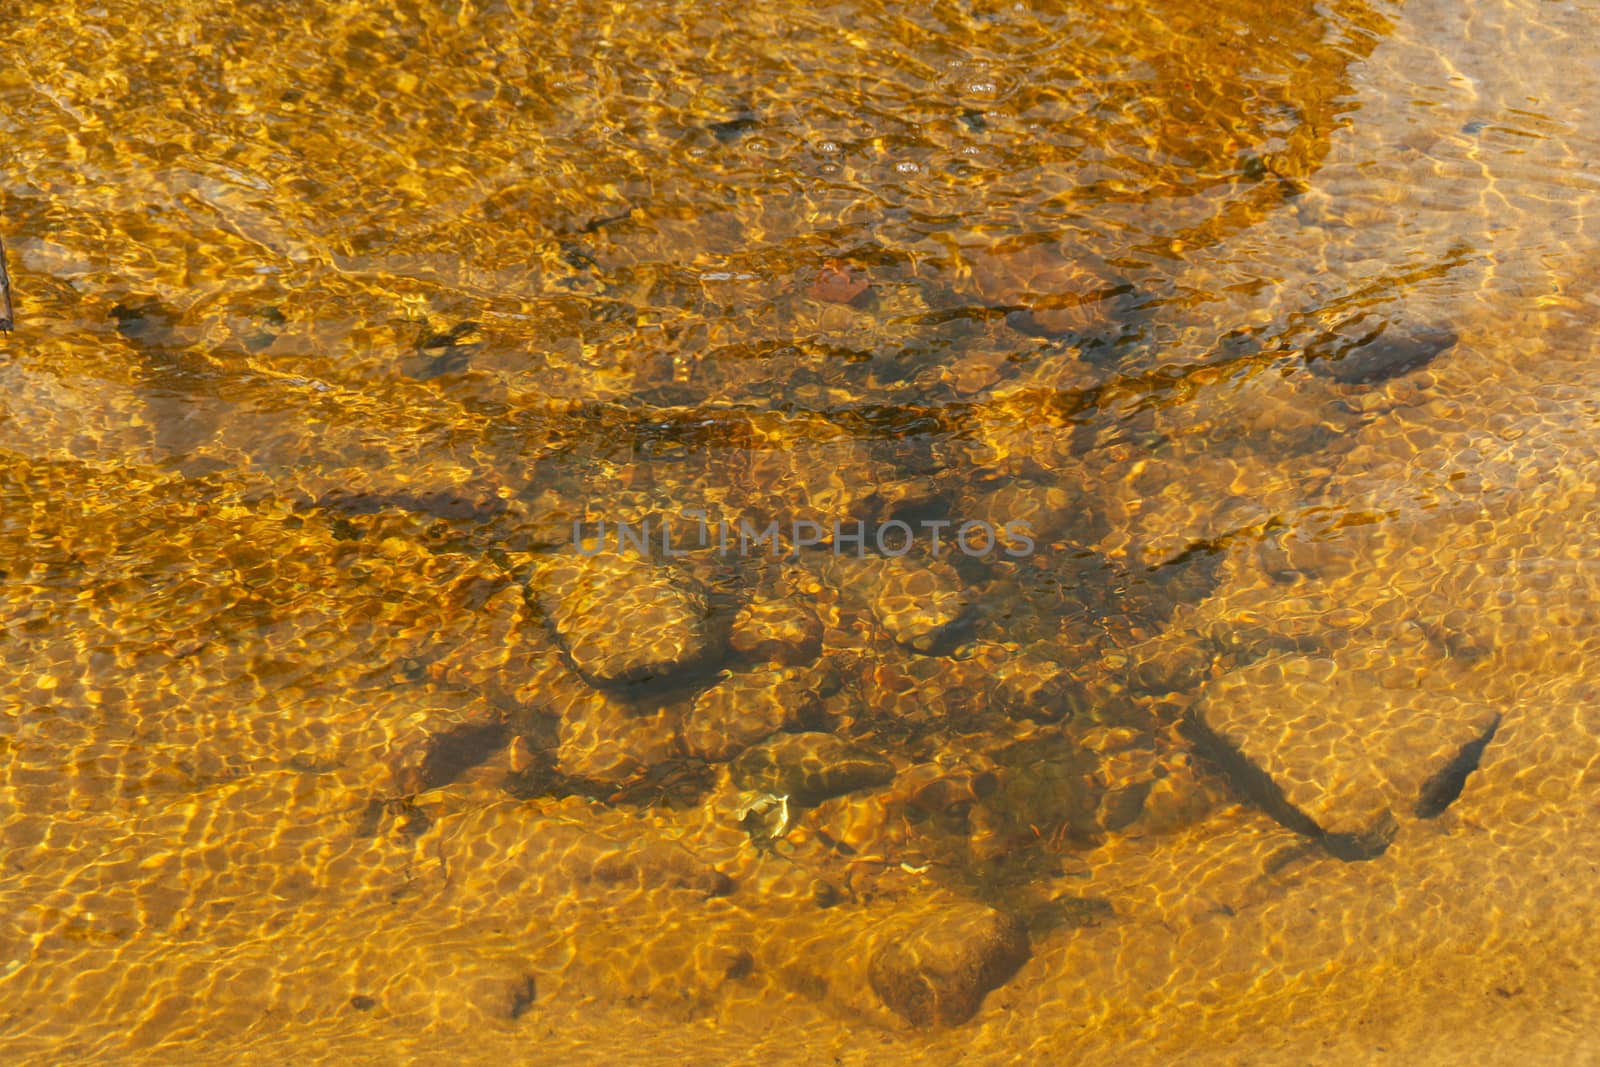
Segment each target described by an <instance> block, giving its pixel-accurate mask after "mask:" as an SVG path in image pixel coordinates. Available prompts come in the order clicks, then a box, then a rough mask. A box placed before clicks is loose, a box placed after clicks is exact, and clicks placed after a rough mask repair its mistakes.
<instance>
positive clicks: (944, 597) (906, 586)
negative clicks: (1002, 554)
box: [840, 556, 967, 652]
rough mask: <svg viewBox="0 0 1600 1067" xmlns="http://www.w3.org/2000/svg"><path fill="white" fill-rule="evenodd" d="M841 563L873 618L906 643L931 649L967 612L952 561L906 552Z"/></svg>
mask: <svg viewBox="0 0 1600 1067" xmlns="http://www.w3.org/2000/svg"><path fill="white" fill-rule="evenodd" d="M840 562H841V563H844V564H845V565H846V566H845V567H843V568H841V570H842V572H843V573H844V574H845V575H846V576H848V577H850V578H853V579H854V580H856V581H859V582H861V583H862V585H861V586H860V589H861V590H862V592H863V593H864V594H865V596H866V597H867V604H868V607H869V608H870V609H871V611H872V616H873V618H875V619H877V620H878V623H879V625H881V626H882V627H883V629H884V631H885V632H886V633H887V634H888V635H889V636H890V637H892V638H894V639H895V640H896V641H898V642H899V643H900V644H902V645H905V646H906V647H908V648H912V649H915V650H916V651H918V652H928V651H930V650H932V649H933V648H934V647H935V646H936V645H937V644H938V643H939V641H940V640H941V639H942V638H943V637H944V635H945V632H946V631H947V630H948V629H949V628H950V627H951V626H952V625H954V624H955V623H956V622H957V620H959V619H960V618H961V617H962V616H963V615H964V614H965V613H966V610H967V601H966V597H965V595H964V593H963V591H962V584H961V578H960V576H959V575H957V574H956V572H955V569H954V568H952V567H951V566H950V565H949V564H948V563H944V562H941V561H938V560H929V561H924V560H916V559H912V558H910V557H907V556H900V557H891V558H888V559H876V560H859V561H858V560H841V561H840Z"/></svg>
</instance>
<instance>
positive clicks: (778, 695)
mask: <svg viewBox="0 0 1600 1067" xmlns="http://www.w3.org/2000/svg"><path fill="white" fill-rule="evenodd" d="M820 710H821V701H820V699H819V698H818V696H817V693H816V692H815V690H814V689H813V688H812V686H811V685H810V684H809V680H808V678H806V677H804V676H801V675H799V674H797V673H796V672H794V671H792V670H782V669H771V670H762V671H752V672H749V673H746V674H735V675H733V676H732V677H730V678H726V679H724V680H723V681H721V682H718V683H717V684H716V685H714V686H712V687H711V688H710V689H707V690H705V691H704V692H702V693H701V694H700V695H699V696H697V697H695V701H694V706H693V707H692V708H691V709H690V710H689V713H688V714H687V715H686V716H685V717H684V721H683V747H684V749H685V750H686V751H687V752H688V753H689V754H690V755H692V756H699V757H700V758H701V759H706V760H712V761H714V762H715V761H721V760H728V759H732V758H733V757H734V756H737V755H738V754H739V753H740V752H743V751H744V750H745V749H746V748H748V747H750V746H751V745H753V744H755V743H756V742H757V741H760V740H761V739H762V738H764V737H769V736H771V735H772V734H774V733H777V732H778V731H779V730H782V729H785V728H787V727H790V726H794V725H796V724H799V723H803V722H806V721H809V720H811V719H813V718H815V717H816V715H817V714H818V713H819V712H820Z"/></svg>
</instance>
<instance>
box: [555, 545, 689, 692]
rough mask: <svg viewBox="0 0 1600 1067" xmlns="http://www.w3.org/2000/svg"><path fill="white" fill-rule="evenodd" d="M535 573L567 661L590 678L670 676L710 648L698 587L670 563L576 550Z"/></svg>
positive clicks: (613, 680)
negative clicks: (585, 553) (588, 553)
mask: <svg viewBox="0 0 1600 1067" xmlns="http://www.w3.org/2000/svg"><path fill="white" fill-rule="evenodd" d="M535 581H536V583H537V589H538V595H539V603H540V605H541V607H542V608H543V610H544V614H545V617H546V618H547V619H548V620H549V621H550V625H551V626H552V628H553V629H554V630H555V632H556V635H557V636H558V637H559V638H560V639H561V643H562V646H563V647H564V648H565V649H566V652H567V655H568V656H569V657H570V658H571V660H572V665H573V667H575V668H576V669H577V671H578V673H579V674H581V675H583V677H584V678H585V679H586V680H588V681H589V682H590V683H592V684H594V685H602V686H605V685H621V684H626V683H629V682H638V681H645V680H648V679H653V678H663V677H668V676H671V675H674V674H678V673H681V672H683V671H685V670H687V669H689V668H690V667H693V666H696V665H698V664H701V663H703V662H705V661H706V660H709V659H711V658H712V657H713V656H714V655H715V653H716V648H715V645H714V642H713V637H712V633H711V630H710V627H709V625H708V621H707V620H708V616H709V610H708V608H707V605H706V600H705V596H704V594H703V593H702V592H701V591H700V590H699V588H698V587H697V586H696V585H695V584H694V583H693V582H691V581H690V580H689V579H688V578H686V577H684V576H682V575H679V574H678V573H676V572H675V571H674V570H672V569H671V568H669V567H665V566H661V565H658V564H655V563H652V562H650V561H648V560H644V559H635V558H632V557H629V556H626V555H619V554H613V553H602V554H598V555H594V556H580V555H576V554H574V555H571V556H566V557H562V558H561V559H559V560H557V561H555V562H554V563H552V564H550V565H549V566H547V567H546V568H545V570H544V571H543V573H541V574H540V575H539V576H537V578H536V579H535Z"/></svg>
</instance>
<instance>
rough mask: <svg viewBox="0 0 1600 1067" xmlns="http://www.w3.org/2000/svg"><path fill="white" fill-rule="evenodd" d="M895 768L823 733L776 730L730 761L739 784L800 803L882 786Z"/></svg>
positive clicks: (755, 790)
mask: <svg viewBox="0 0 1600 1067" xmlns="http://www.w3.org/2000/svg"><path fill="white" fill-rule="evenodd" d="M894 773H895V772H894V765H893V764H891V763H890V762H889V761H888V760H886V759H884V758H883V757H881V756H879V755H877V754H876V753H874V752H869V751H867V750H866V749H863V748H860V747H858V746H856V745H852V744H850V743H849V742H847V741H844V740H841V739H840V738H838V737H835V736H834V735H833V734H825V733H803V734H781V735H779V736H778V737H775V738H773V739H772V740H770V741H768V742H766V743H765V744H762V745H758V746H756V747H755V748H752V749H748V750H747V751H746V752H745V753H744V755H742V756H740V757H739V758H738V759H737V760H735V761H734V763H733V777H734V781H736V782H738V783H739V786H740V788H742V789H747V790H750V791H752V792H759V793H771V794H772V795H774V796H786V797H788V798H789V799H790V802H791V803H793V804H795V805H798V806H800V807H810V806H812V805H815V804H817V803H818V802H820V801H823V800H826V799H827V798H828V797H833V796H839V795H840V794H842V793H849V792H853V791H854V790H857V789H865V788H867V787H869V786H875V785H883V784H884V783H886V782H888V781H890V780H891V779H892V778H894Z"/></svg>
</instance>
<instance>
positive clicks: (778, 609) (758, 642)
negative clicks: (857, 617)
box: [728, 600, 822, 663]
mask: <svg viewBox="0 0 1600 1067" xmlns="http://www.w3.org/2000/svg"><path fill="white" fill-rule="evenodd" d="M728 643H729V644H730V645H732V646H733V649H734V651H736V652H738V653H740V654H741V655H743V656H746V657H748V658H750V659H752V660H755V661H757V662H766V663H810V662H811V661H812V660H814V659H816V658H817V653H818V652H819V651H820V649H821V647H822V623H821V622H820V621H819V620H818V619H817V616H816V613H815V612H813V611H811V609H809V608H807V607H804V606H803V605H800V604H791V603H788V602H786V601H783V600H754V601H751V602H750V603H749V604H746V605H745V606H744V607H743V608H741V609H740V610H739V614H738V615H737V616H736V617H735V618H734V620H733V632H732V633H731V634H729V637H728Z"/></svg>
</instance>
